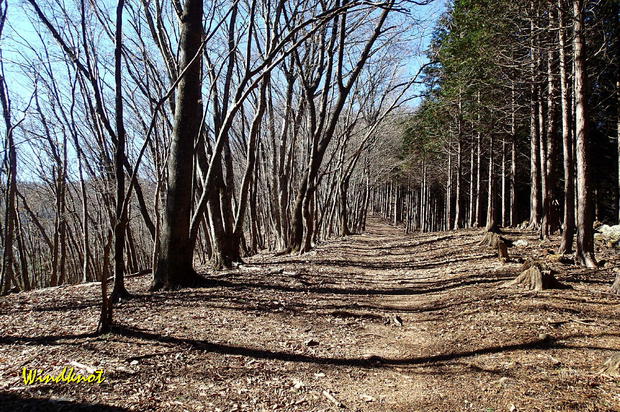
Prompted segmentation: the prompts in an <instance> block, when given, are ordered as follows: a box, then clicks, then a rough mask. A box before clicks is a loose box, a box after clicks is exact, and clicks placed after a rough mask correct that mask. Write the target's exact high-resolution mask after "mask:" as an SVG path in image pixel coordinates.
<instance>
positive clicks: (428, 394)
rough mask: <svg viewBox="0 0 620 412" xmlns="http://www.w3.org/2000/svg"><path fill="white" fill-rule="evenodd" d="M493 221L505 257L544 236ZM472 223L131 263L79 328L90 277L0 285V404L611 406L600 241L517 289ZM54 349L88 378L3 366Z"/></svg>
mask: <svg viewBox="0 0 620 412" xmlns="http://www.w3.org/2000/svg"><path fill="white" fill-rule="evenodd" d="M507 236H508V237H512V238H516V237H519V238H522V239H527V240H528V242H529V244H530V246H528V247H525V248H511V249H510V253H511V255H512V256H513V257H517V258H519V257H526V256H532V255H535V254H538V255H540V254H543V253H546V252H545V251H546V250H547V249H550V248H553V247H554V246H555V243H541V242H539V241H538V240H536V237H535V235H534V234H533V233H531V232H512V233H508V234H507ZM480 239H481V233H480V231H475V230H463V231H459V232H442V233H432V234H415V235H411V236H407V235H404V234H403V233H402V231H400V230H397V229H395V228H392V227H390V226H388V225H385V224H382V223H379V222H376V221H373V222H371V223H370V225H369V227H368V232H367V233H366V234H364V235H357V236H350V237H348V238H346V239H338V240H334V241H330V242H326V243H324V244H322V245H319V246H318V247H317V248H316V250H315V251H313V252H311V253H309V254H306V255H303V256H295V257H291V256H281V257H274V256H273V255H259V256H256V257H254V258H252V259H249V260H248V262H247V263H246V264H245V265H242V266H241V267H240V268H238V269H236V270H233V271H228V272H225V273H220V274H218V275H216V276H212V275H209V276H211V277H212V278H214V279H216V283H217V286H214V287H212V288H204V289H190V290H182V291H178V292H166V293H159V294H154V295H151V294H149V293H147V292H146V290H147V287H148V281H149V279H148V277H140V278H132V279H130V281H129V288H130V290H131V291H132V292H133V293H136V294H137V298H136V299H133V300H131V301H128V302H125V303H123V304H121V305H120V306H118V307H117V308H116V310H115V316H116V320H117V321H118V322H119V324H120V326H119V327H118V328H117V330H116V331H115V333H114V334H111V335H107V336H103V337H95V336H92V335H90V332H92V331H93V330H94V328H95V326H96V320H97V316H98V310H99V308H98V284H87V285H80V286H68V287H60V288H51V289H45V290H41V291H35V292H31V293H22V294H17V295H12V296H8V297H5V298H0V331H1V333H0V403H5V404H6V405H10V406H13V407H17V406H20V407H23V406H24V405H28V406H33V407H35V408H42V407H45V408H49V407H50V405H53V406H59V407H67V406H71V407H76V406H77V405H83V404H86V403H99V404H105V405H110V406H116V407H122V408H123V409H128V410H169V411H176V410H178V411H182V410H189V411H194V410H196V411H198V410H206V411H212V410H213V411H216V410H220V411H235V410H247V411H261V410H286V411H289V410H291V411H293V410H297V411H318V410H361V411H365V410H369V411H414V410H420V411H429V410H433V411H453V410H476V411H509V410H520V411H521V410H523V411H529V410H545V411H547V410H567V411H569V410H583V411H588V410H592V411H601V410H603V411H604V410H608V411H612V410H620V383H619V382H618V380H614V379H611V378H608V377H603V376H600V375H598V374H597V371H598V370H599V369H600V367H601V366H602V364H603V362H604V360H605V359H606V358H607V357H608V356H610V355H611V354H612V353H614V351H617V350H619V349H620V305H618V303H620V300H618V298H614V297H612V296H609V295H606V294H604V293H603V292H604V291H605V289H606V288H607V287H608V285H609V282H610V281H611V279H612V275H611V273H610V269H609V268H610V267H612V266H614V265H615V264H616V263H617V257H616V256H607V259H608V263H607V265H606V266H605V269H601V270H596V271H586V270H580V269H575V268H574V267H571V266H564V265H561V264H559V263H557V264H556V265H559V266H557V269H558V270H559V271H560V272H561V273H560V275H559V276H558V278H559V279H560V280H561V281H563V282H565V283H567V284H569V285H570V286H572V287H573V289H571V290H558V291H548V292H547V291H545V292H540V293H535V292H525V291H520V290H518V289H505V288H499V286H500V285H501V284H502V283H503V282H505V281H506V280H508V279H511V278H513V277H515V276H516V272H517V270H518V268H519V266H520V265H519V264H518V263H502V262H500V261H499V260H498V259H497V258H496V257H495V254H494V253H493V252H492V251H490V250H487V249H485V248H482V247H480V246H477V243H478V242H479V240H480ZM70 362H79V363H80V364H84V365H88V366H93V367H95V368H101V369H103V370H104V373H105V376H106V377H107V380H106V382H104V383H103V384H101V385H84V384H81V385H71V386H69V385H67V384H54V383H52V384H46V385H45V384H40V385H35V386H29V387H25V386H24V384H23V382H22V381H21V378H20V373H21V368H22V367H24V366H25V367H30V368H37V369H44V370H45V371H59V370H60V369H62V367H64V366H67V365H69V364H70ZM45 398H53V399H56V402H54V403H52V404H50V403H49V402H47V401H44V400H43V399H45ZM25 399H29V400H28V401H27V402H26V401H25ZM6 410H9V409H6ZM93 410H105V409H103V407H102V406H97V407H96V408H95V409H93ZM110 410H112V409H110ZM116 410H119V409H116Z"/></svg>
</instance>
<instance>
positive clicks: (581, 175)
mask: <svg viewBox="0 0 620 412" xmlns="http://www.w3.org/2000/svg"><path fill="white" fill-rule="evenodd" d="M573 21H574V22H575V33H574V37H573V54H574V60H575V76H574V77H575V135H576V145H577V159H576V160H577V190H578V193H579V196H578V199H577V202H578V209H577V251H576V254H575V263H578V264H581V265H584V266H586V267H589V268H595V267H596V259H595V257H594V229H593V227H592V225H593V223H594V221H593V215H592V187H591V185H590V164H589V162H590V159H589V155H590V141H589V129H588V113H587V98H586V87H587V86H586V78H587V76H586V73H587V72H586V53H585V41H584V17H583V0H574V1H573Z"/></svg>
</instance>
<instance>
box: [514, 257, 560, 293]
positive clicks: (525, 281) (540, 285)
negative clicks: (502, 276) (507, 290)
mask: <svg viewBox="0 0 620 412" xmlns="http://www.w3.org/2000/svg"><path fill="white" fill-rule="evenodd" d="M509 286H521V287H524V288H525V289H528V290H535V291H537V292H540V291H541V290H545V289H568V288H569V286H567V285H564V284H563V283H560V282H559V281H558V280H557V279H556V278H555V276H554V275H553V271H552V270H551V269H549V268H548V267H547V266H546V265H544V264H543V263H541V262H534V261H528V262H526V263H525V264H524V265H523V267H522V268H521V274H520V275H519V276H517V278H516V279H514V280H511V281H509V282H507V283H505V284H504V287H509Z"/></svg>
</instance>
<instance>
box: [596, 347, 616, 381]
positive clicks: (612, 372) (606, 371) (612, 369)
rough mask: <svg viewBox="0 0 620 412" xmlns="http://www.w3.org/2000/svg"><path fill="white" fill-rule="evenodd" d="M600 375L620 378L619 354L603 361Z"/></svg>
mask: <svg viewBox="0 0 620 412" xmlns="http://www.w3.org/2000/svg"><path fill="white" fill-rule="evenodd" d="M600 374H601V375H607V376H613V377H615V378H618V377H620V352H617V353H616V354H614V355H612V356H611V357H610V358H609V359H607V360H606V361H605V364H604V365H603V369H601V371H600Z"/></svg>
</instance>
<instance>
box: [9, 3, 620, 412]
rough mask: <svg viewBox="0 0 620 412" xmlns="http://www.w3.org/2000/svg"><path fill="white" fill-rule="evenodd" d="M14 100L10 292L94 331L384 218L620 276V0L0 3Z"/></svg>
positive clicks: (608, 277) (413, 229)
mask: <svg viewBox="0 0 620 412" xmlns="http://www.w3.org/2000/svg"><path fill="white" fill-rule="evenodd" d="M0 103H1V106H2V120H3V122H2V126H0V134H1V136H2V145H1V150H2V165H1V168H0V191H1V199H0V210H1V211H2V213H1V216H0V230H1V232H2V235H1V236H0V252H1V255H2V263H1V272H0V295H9V296H10V295H22V293H21V292H27V291H31V290H34V289H44V288H49V287H59V286H66V285H78V284H84V285H87V286H88V285H96V287H97V290H98V291H97V293H98V303H97V308H98V309H97V321H96V322H95V323H96V324H91V325H89V328H91V329H93V331H94V329H95V327H96V330H97V334H107V333H110V332H115V331H116V332H118V331H119V329H118V328H120V327H122V326H121V324H122V321H121V322H120V323H119V322H117V320H116V316H115V313H116V311H117V310H118V311H122V310H123V309H122V308H123V307H124V306H125V305H128V304H130V302H134V304H135V302H142V300H141V299H143V298H144V296H150V298H149V299H152V298H153V297H154V296H159V295H161V296H169V295H167V293H172V291H178V290H180V289H183V290H186V289H189V290H195V289H208V288H213V287H221V286H222V285H225V284H226V283H222V282H224V281H222V280H221V279H222V276H227V274H229V273H237V272H239V273H241V272H242V271H243V270H244V268H245V269H247V268H248V267H250V266H251V265H252V264H256V262H257V259H264V257H265V256H269V257H271V258H272V259H275V260H274V262H280V260H278V259H293V260H294V261H295V262H303V260H301V261H298V260H296V259H313V256H316V253H317V251H318V253H319V254H321V253H323V252H321V250H323V249H321V248H322V247H325V245H330V244H331V243H330V242H337V241H345V242H348V241H349V240H350V239H354V238H355V239H358V237H359V239H362V240H360V241H363V239H364V236H371V235H372V233H375V232H376V231H377V230H379V229H377V226H376V225H378V224H379V223H378V222H380V224H382V225H385V224H387V225H390V226H392V228H391V229H380V230H392V229H394V230H397V231H400V232H401V233H402V235H403V236H412V239H416V236H420V237H422V238H424V239H426V237H425V236H433V234H437V236H439V237H436V238H429V239H435V240H436V241H443V240H444V239H448V238H450V239H452V237H455V238H456V239H461V236H465V235H463V233H465V234H467V236H469V234H471V233H476V234H480V236H481V238H482V241H481V242H480V246H481V247H486V248H487V249H489V248H490V249H489V250H493V253H494V254H497V255H498V256H499V258H500V259H502V260H501V261H502V262H503V263H507V262H513V263H514V262H518V263H523V262H525V263H526V265H525V266H524V267H523V268H522V270H519V272H522V274H521V276H519V277H518V278H517V279H516V280H515V283H517V284H521V285H526V286H527V285H529V286H530V287H531V288H533V289H536V290H538V289H542V288H543V286H544V288H546V287H548V286H549V287H554V286H555V287H564V286H565V285H563V284H562V283H560V281H562V279H561V276H558V279H559V281H558V280H556V279H555V277H553V275H552V274H551V273H553V274H555V275H558V271H556V270H547V269H548V267H547V266H548V263H545V262H544V259H543V260H542V261H539V260H537V259H535V258H533V257H532V256H534V255H536V256H538V255H539V251H544V253H547V254H553V255H555V256H557V259H556V260H555V261H554V262H556V263H557V262H562V264H563V265H564V266H563V267H566V268H567V269H562V270H563V271H564V272H565V273H569V272H570V271H571V270H577V271H582V270H589V271H590V272H583V273H591V274H592V275H591V276H590V277H589V278H588V277H587V276H586V277H583V278H580V279H591V281H592V282H594V280H593V279H595V278H596V279H599V277H600V276H602V279H603V280H600V281H599V280H597V282H600V283H602V284H603V285H604V286H605V289H604V292H600V293H603V294H605V296H607V297H606V298H605V299H611V300H612V302H613V299H616V301H615V302H616V304H617V298H616V297H615V296H617V295H620V271H616V272H614V271H613V269H614V267H615V256H616V252H615V250H616V248H617V247H620V226H615V225H617V224H618V223H619V220H620V167H619V164H620V1H618V0H527V1H508V0H497V1H491V0H453V1H449V2H446V3H444V2H440V1H439V0H435V1H433V0H415V1H414V0H388V1H358V0H295V1H285V0H233V1H220V0H212V1H208V0H171V1H162V0H118V1H112V0H106V1H92V0H91V1H86V0H69V1H60V0H0ZM368 227H372V228H374V229H373V230H371V231H370V232H369V233H370V234H368V235H367V234H366V233H367V232H368ZM381 227H383V226H381ZM373 231H374V232H373ZM389 233H392V232H389ZM356 236H358V237H356ZM390 236H392V235H390ZM515 236H516V237H515ZM519 236H521V237H527V236H529V238H528V239H529V240H528V241H525V240H521V242H522V244H523V245H527V244H528V242H529V245H530V246H531V245H534V246H533V247H532V249H531V250H532V251H533V252H532V253H533V255H532V253H530V255H531V256H529V255H527V254H525V255H523V257H522V258H521V257H519V258H514V256H516V255H515V254H514V253H513V248H514V247H515V246H514V245H515V242H516V241H517V240H518V239H517V238H518V237H519ZM463 239H465V238H463ZM435 240H433V241H435ZM393 242H395V243H394V245H397V244H398V245H400V243H397V241H396V240H393ZM354 244H355V243H352V245H354ZM421 244H422V243H421ZM535 245H541V246H540V247H538V249H537V246H535ZM351 247H352V248H353V246H351ZM394 247H395V248H396V247H397V246H394ZM398 247H400V246H398ZM402 247H404V248H405V250H407V249H406V246H402ZM463 247H464V248H465V249H463V250H469V249H467V247H465V246H463ZM508 248H510V256H509V253H508V250H509V249H508ZM457 249H460V246H455V250H454V252H455V253H458V250H457ZM351 250H354V248H353V249H351ZM369 250H370V249H369ZM386 250H387V252H385V253H386V254H390V252H389V250H390V248H389V247H388V248H387V249H386ZM515 250H516V249H515ZM527 250H530V249H527ZM368 253H370V251H369V252H368ZM407 253H409V252H407ZM411 253H414V252H411ZM416 253H417V252H416ZM471 253H474V251H473V250H472V251H471ZM515 253H516V252H515ZM528 253H529V252H528ZM541 253H542V252H541ZM516 254H517V255H518V253H516ZM407 256H409V257H410V258H411V259H413V260H415V259H417V258H418V256H416V255H415V254H412V255H407ZM421 256H424V255H423V254H422V255H421ZM481 258H485V257H484V256H482V257H481ZM511 258H513V259H511ZM455 259H456V260H457V261H458V260H459V259H460V258H455ZM515 259H516V260H515ZM519 259H521V262H519ZM261 261H262V260H261ZM446 262H448V263H449V262H450V261H449V260H446ZM309 265H310V266H309V267H312V265H311V264H310V263H309ZM448 266H449V265H448ZM448 266H446V268H448ZM317 267H318V266H317ZM365 269H369V270H372V267H366V268H365ZM282 270H283V271H284V269H282ZM287 270H288V269H287ZM447 270H448V269H446V271H447ZM564 272H562V273H564ZM274 273H275V272H274ZM277 273H288V272H286V271H284V272H277ZM579 273H582V272H579ZM614 273H615V280H614ZM512 275H515V276H516V275H518V273H513V274H512ZM515 276H512V277H513V278H514V277H515ZM548 276H549V277H548ZM597 276H598V277H597ZM134 278H140V279H145V278H148V288H147V289H148V290H147V291H145V293H147V295H142V294H140V293H135V292H133V291H131V288H130V287H128V286H127V285H128V284H129V283H128V282H131V281H132V280H133V279H134ZM225 282H228V281H225ZM351 282H355V281H354V280H352V281H351ZM480 283H481V284H483V283H485V281H481V282H480ZM321 285H322V283H321ZM58 290H64V289H58ZM597 293H598V292H597ZM168 299H169V298H168ZM397 318H398V317H397ZM398 319H400V318H398ZM398 319H397V320H396V321H393V322H396V323H398V322H401V320H398ZM393 322H392V323H393ZM401 323H402V322H401ZM91 332H92V331H91ZM545 339H546V338H545ZM616 343H617V342H616ZM317 344H318V343H317ZM308 346H312V345H308ZM616 367H617V366H616ZM328 394H329V393H328ZM325 396H327V395H325ZM329 396H331V395H329ZM329 396H327V399H328V400H330V401H331V402H332V403H336V405H337V402H338V401H337V400H336V401H334V399H335V398H334V397H333V396H331V397H332V398H334V399H330V397H329ZM369 402H370V401H369ZM612 409H613V407H612ZM511 410H512V409H511ZM610 410H611V409H610Z"/></svg>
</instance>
